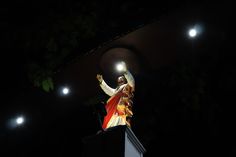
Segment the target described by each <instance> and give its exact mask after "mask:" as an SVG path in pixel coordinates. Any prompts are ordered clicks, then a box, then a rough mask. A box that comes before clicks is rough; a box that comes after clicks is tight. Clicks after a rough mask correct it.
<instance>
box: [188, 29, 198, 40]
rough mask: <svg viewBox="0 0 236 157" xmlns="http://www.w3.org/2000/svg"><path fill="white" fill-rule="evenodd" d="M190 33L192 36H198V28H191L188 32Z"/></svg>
mask: <svg viewBox="0 0 236 157" xmlns="http://www.w3.org/2000/svg"><path fill="white" fill-rule="evenodd" d="M188 35H189V36H190V37H192V38H194V37H196V35H197V30H196V29H194V28H193V29H190V30H189V32H188Z"/></svg>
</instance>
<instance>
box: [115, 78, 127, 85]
mask: <svg viewBox="0 0 236 157" xmlns="http://www.w3.org/2000/svg"><path fill="white" fill-rule="evenodd" d="M117 83H118V85H119V86H121V85H123V84H125V83H127V80H126V78H125V77H124V76H120V77H118V79H117Z"/></svg>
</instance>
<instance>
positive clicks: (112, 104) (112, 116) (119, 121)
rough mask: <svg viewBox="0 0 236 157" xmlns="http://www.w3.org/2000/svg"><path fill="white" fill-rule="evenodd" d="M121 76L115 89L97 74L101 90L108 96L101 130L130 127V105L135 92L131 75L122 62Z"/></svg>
mask: <svg viewBox="0 0 236 157" xmlns="http://www.w3.org/2000/svg"><path fill="white" fill-rule="evenodd" d="M122 64H123V72H124V73H123V75H122V76H120V77H118V79H117V87H116V88H111V87H109V86H108V85H107V83H106V82H105V81H104V80H103V77H102V75H100V74H97V79H98V81H99V84H100V87H101V88H102V90H103V91H104V92H105V93H106V94H107V95H109V96H110V98H109V99H108V101H107V102H106V105H105V108H106V111H107V115H106V116H105V117H104V121H103V124H102V128H103V129H107V128H110V127H114V126H118V125H127V126H128V127H131V124H130V123H131V121H130V120H131V117H132V116H133V112H132V105H133V101H132V99H133V96H134V94H133V93H134V90H135V81H134V78H133V76H132V75H131V73H130V72H129V71H128V70H127V68H126V65H125V63H124V62H122Z"/></svg>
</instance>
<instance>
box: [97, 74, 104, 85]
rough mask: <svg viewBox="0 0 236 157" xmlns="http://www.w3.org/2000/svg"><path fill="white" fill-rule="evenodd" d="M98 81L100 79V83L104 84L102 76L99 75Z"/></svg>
mask: <svg viewBox="0 0 236 157" xmlns="http://www.w3.org/2000/svg"><path fill="white" fill-rule="evenodd" d="M97 79H98V81H99V83H102V81H103V78H102V75H101V74H97Z"/></svg>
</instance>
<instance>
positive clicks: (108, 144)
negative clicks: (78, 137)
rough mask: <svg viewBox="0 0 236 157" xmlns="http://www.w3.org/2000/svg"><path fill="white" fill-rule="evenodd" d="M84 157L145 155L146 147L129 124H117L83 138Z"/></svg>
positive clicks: (139, 156) (140, 156)
mask: <svg viewBox="0 0 236 157" xmlns="http://www.w3.org/2000/svg"><path fill="white" fill-rule="evenodd" d="M83 144H84V152H83V155H84V157H95V156H102V157H143V154H144V153H145V151H146V150H145V148H144V147H143V146H142V144H141V143H140V142H139V140H138V138H137V137H136V136H135V134H134V133H133V131H132V130H131V129H130V128H129V127H127V126H116V127H113V128H109V129H108V130H107V131H105V132H102V133H99V134H97V135H94V136H90V137H86V138H84V139H83Z"/></svg>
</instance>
